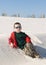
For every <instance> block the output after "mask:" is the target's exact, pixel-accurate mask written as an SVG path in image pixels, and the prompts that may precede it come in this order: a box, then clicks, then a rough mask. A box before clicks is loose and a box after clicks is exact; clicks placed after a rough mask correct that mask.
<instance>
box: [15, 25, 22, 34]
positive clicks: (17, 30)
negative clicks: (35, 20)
mask: <svg viewBox="0 0 46 65" xmlns="http://www.w3.org/2000/svg"><path fill="white" fill-rule="evenodd" d="M14 29H15V32H17V33H20V32H21V25H19V24H15V28H14Z"/></svg>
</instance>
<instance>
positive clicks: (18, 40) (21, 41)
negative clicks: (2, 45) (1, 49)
mask: <svg viewBox="0 0 46 65" xmlns="http://www.w3.org/2000/svg"><path fill="white" fill-rule="evenodd" d="M14 29H15V31H14V32H12V33H11V36H10V38H9V45H10V46H11V47H12V48H18V47H19V48H20V49H22V50H24V52H25V54H26V55H28V56H31V57H33V58H36V57H39V54H38V53H37V52H36V50H35V49H34V46H33V44H32V42H31V39H30V37H29V36H28V35H27V34H25V33H24V32H22V31H21V29H22V27H21V24H20V23H19V22H16V23H15V24H14Z"/></svg>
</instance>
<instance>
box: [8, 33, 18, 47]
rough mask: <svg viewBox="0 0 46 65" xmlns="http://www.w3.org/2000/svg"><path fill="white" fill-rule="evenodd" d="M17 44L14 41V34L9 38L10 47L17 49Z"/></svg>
mask: <svg viewBox="0 0 46 65" xmlns="http://www.w3.org/2000/svg"><path fill="white" fill-rule="evenodd" d="M15 43H16V42H15V40H14V33H11V35H10V38H9V45H10V46H11V47H17V45H16V44H15Z"/></svg>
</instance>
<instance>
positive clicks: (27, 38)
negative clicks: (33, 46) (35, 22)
mask: <svg viewBox="0 0 46 65" xmlns="http://www.w3.org/2000/svg"><path fill="white" fill-rule="evenodd" d="M26 43H32V42H31V38H30V37H29V36H28V35H26Z"/></svg>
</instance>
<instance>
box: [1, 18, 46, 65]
mask: <svg viewBox="0 0 46 65" xmlns="http://www.w3.org/2000/svg"><path fill="white" fill-rule="evenodd" d="M14 21H22V22H21V23H22V25H23V30H24V31H25V32H26V33H27V34H29V36H30V33H32V34H33V38H38V39H34V40H33V42H34V43H35V45H37V47H36V49H37V51H38V52H39V53H40V55H41V57H42V59H39V58H35V59H33V58H30V57H28V56H25V55H24V53H23V52H21V50H20V49H12V48H10V47H9V45H8V37H9V34H10V32H11V31H12V30H13V28H12V25H13V23H14ZM27 21H29V23H28V22H27ZM30 21H31V22H30ZM32 21H33V22H32ZM35 21H36V22H35ZM45 21H46V19H24V18H12V17H11V18H10V17H0V65H46V34H45V33H46V31H45V30H46V22H45ZM25 22H27V23H25ZM26 24H28V25H26ZM30 25H31V26H30ZM33 26H34V27H33ZM38 26H39V28H38ZM35 28H36V29H35ZM34 29H35V31H34ZM37 29H38V30H37ZM30 30H31V31H30ZM39 34H40V35H39ZM34 35H36V36H34ZM30 37H31V36H30ZM33 38H32V39H33ZM36 40H37V42H36ZM38 40H40V41H42V44H39V42H38ZM36 43H37V44H36Z"/></svg>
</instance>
